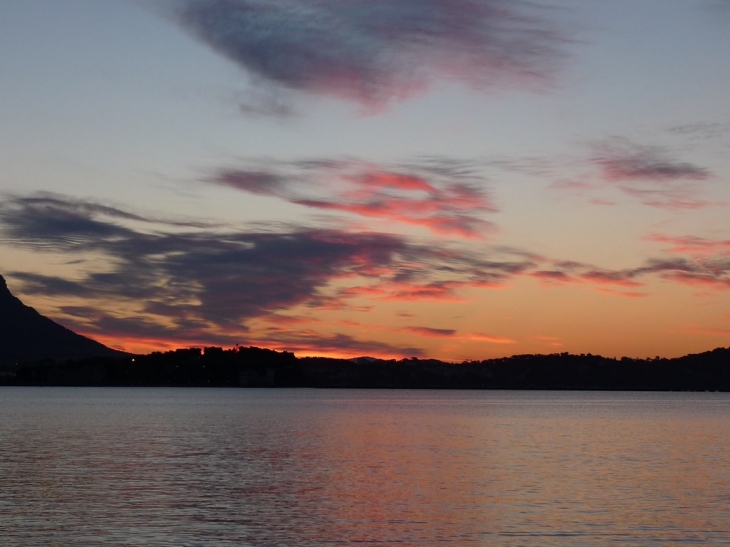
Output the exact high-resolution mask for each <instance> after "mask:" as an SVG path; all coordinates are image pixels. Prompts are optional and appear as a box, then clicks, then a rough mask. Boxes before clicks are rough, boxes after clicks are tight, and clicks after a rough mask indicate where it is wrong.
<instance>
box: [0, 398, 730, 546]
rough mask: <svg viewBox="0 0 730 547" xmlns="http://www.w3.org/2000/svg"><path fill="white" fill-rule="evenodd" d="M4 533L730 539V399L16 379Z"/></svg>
mask: <svg viewBox="0 0 730 547" xmlns="http://www.w3.org/2000/svg"><path fill="white" fill-rule="evenodd" d="M0 545H2V546H4V547H10V546H23V547H28V546H59V547H66V546H96V547H98V546H105V545H115V546H137V545H146V546H168V545H169V546H229V545H230V546H234V545H235V546H262V547H265V546H279V545H281V546H287V547H295V546H327V545H358V546H408V547H430V546H464V547H466V546H510V547H519V546H540V547H550V546H561V547H564V546H581V547H593V546H599V547H600V546H617V545H621V546H644V545H646V546H673V545H730V394H724V393H606V392H603V393H601V392H536V391H532V392H529V391H523V392H499V391H415V390H414V391H400V390H393V391H381V390H373V391H368V390H315V389H202V388H201V389H185V388H181V389H177V388H162V389H157V388H130V389H127V388H49V387H44V388H32V387H0Z"/></svg>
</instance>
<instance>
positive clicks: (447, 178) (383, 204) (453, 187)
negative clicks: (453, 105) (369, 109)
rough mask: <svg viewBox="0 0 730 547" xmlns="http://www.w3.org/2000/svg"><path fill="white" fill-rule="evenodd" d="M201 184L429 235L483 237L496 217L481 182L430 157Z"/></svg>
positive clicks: (249, 174) (284, 168) (285, 166)
mask: <svg viewBox="0 0 730 547" xmlns="http://www.w3.org/2000/svg"><path fill="white" fill-rule="evenodd" d="M208 182H210V183H213V184H217V185H220V186H226V187H228V188H233V189H236V190H239V191H243V192H247V193H253V194H257V195H269V196H276V197H279V198H281V199H284V200H286V201H288V202H290V203H295V204H298V205H302V206H304V207H309V208H313V209H321V210H326V211H332V212H339V213H345V214H347V215H354V216H359V217H363V218H372V219H380V220H386V221H389V222H395V223H399V224H409V225H413V226H421V227H423V228H426V229H427V230H429V231H431V232H432V233H434V234H438V235H443V236H456V237H461V238H468V239H484V238H486V237H487V236H488V235H490V234H491V233H493V232H494V231H496V225H495V224H494V223H493V222H490V221H488V220H486V219H485V216H486V215H488V214H492V213H496V212H498V208H497V207H496V205H495V204H494V202H493V201H492V200H491V197H490V196H489V194H488V192H487V190H486V189H485V187H486V180H485V179H484V178H483V177H481V176H477V175H476V174H474V173H472V172H471V171H470V169H469V166H468V165H461V164H456V165H455V164H454V162H447V161H442V160H438V159H437V158H430V159H427V160H423V161H422V162H421V163H420V164H419V163H416V164H413V163H412V164H409V165H403V166H397V165H396V166H379V165H374V164H367V163H362V162H356V161H352V160H347V161H345V160H334V161H333V160H329V161H328V160H322V161H308V162H298V163H297V162H292V163H277V162H273V163H270V164H268V165H264V166H254V167H252V168H251V169H240V170H222V171H220V172H218V173H217V174H215V175H214V176H213V177H212V178H210V179H209V180H208Z"/></svg>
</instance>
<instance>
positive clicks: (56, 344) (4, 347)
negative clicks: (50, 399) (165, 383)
mask: <svg viewBox="0 0 730 547" xmlns="http://www.w3.org/2000/svg"><path fill="white" fill-rule="evenodd" d="M121 355H124V353H122V352H120V351H116V350H113V349H111V348H108V347H106V346H105V345H103V344H100V343H99V342H96V341H94V340H92V339H91V338H86V337H85V336H81V335H80V334H76V333H75V332H73V331H71V330H69V329H67V328H66V327H63V326H61V325H59V324H58V323H56V322H54V321H52V320H50V319H48V318H47V317H44V316H42V315H41V314H40V313H38V312H37V311H35V310H34V309H33V308H31V307H29V306H26V305H25V304H23V303H22V302H21V301H20V300H19V299H17V298H16V297H15V296H13V295H12V294H11V293H10V290H8V286H7V283H6V282H5V279H4V278H3V277H2V276H1V275H0V364H6V365H7V364H13V363H19V362H33V361H40V360H43V359H54V360H57V361H62V360H67V359H85V358H88V357H105V356H121Z"/></svg>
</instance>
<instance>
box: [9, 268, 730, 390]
mask: <svg viewBox="0 0 730 547" xmlns="http://www.w3.org/2000/svg"><path fill="white" fill-rule="evenodd" d="M0 384H5V385H37V386H51V385H57V386H188V387H193V386H210V387H320V388H408V389H415V388H419V389H424V388H426V389H554V390H558V389H564V390H652V391H670V390H676V391H730V348H718V349H715V350H713V351H708V352H705V353H699V354H695V355H686V356H684V357H679V358H674V359H663V358H655V359H631V358H628V357H623V358H621V359H612V358H606V357H601V356H599V355H591V354H581V355H571V354H568V353H559V354H552V355H515V356H513V357H505V358H501V359H489V360H485V361H467V362H463V363H446V362H443V361H438V360H435V359H416V358H411V359H402V360H400V361H396V360H383V359H375V358H371V357H361V358H358V359H330V358H324V357H304V358H297V357H296V356H295V355H294V354H293V353H288V352H277V351H273V350H269V349H262V348H255V347H248V348H246V347H236V348H233V349H228V350H224V349H222V348H218V347H209V348H204V349H203V348H189V349H179V350H176V351H169V352H166V353H159V352H155V353H151V354H149V355H130V354H126V353H122V352H119V351H116V350H113V349H111V348H108V347H106V346H104V345H102V344H99V343H98V342H95V341H93V340H91V339H89V338H85V337H83V336H80V335H78V334H76V333H74V332H72V331H70V330H68V329H66V328H65V327H63V326H61V325H59V324H58V323H55V322H53V321H52V320H50V319H48V318H46V317H43V316H42V315H40V314H39V313H38V312H36V311H35V310H34V309H33V308H30V307H28V306H25V305H24V304H23V303H22V302H21V301H20V300H18V299H17V298H15V297H14V296H13V295H12V294H10V292H9V291H8V289H7V286H6V284H5V280H4V279H3V278H2V277H1V276H0Z"/></svg>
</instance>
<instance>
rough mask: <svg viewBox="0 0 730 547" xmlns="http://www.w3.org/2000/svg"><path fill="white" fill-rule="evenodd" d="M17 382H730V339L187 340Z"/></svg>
mask: <svg viewBox="0 0 730 547" xmlns="http://www.w3.org/2000/svg"><path fill="white" fill-rule="evenodd" d="M0 383H5V384H10V385H78V386H216V387H333V388H334V387H347V388H433V389H566V390H578V389H580V390H657V391H667V390H678V391H682V390H689V391H705V390H712V391H730V348H718V349H715V350H713V351H709V352H705V353H700V354H695V355H687V356H684V357H679V358H675V359H662V358H658V357H657V358H654V359H631V358H627V357H623V358H621V359H612V358H606V357H601V356H599V355H591V354H581V355H572V354H568V353H559V354H551V355H515V356H513V357H506V358H501V359H489V360H485V361H466V362H463V363H458V364H455V363H445V362H443V361H438V360H434V359H416V358H411V359H403V360H400V361H396V360H380V359H354V360H346V359H330V358H324V357H304V358H297V357H295V356H294V354H293V353H289V352H277V351H273V350H269V349H262V348H256V347H247V348H244V347H235V348H233V349H228V350H224V349H221V348H218V347H209V348H189V349H178V350H175V351H168V352H165V353H160V352H155V353H151V354H149V355H137V356H124V357H100V358H92V359H83V360H76V361H66V362H54V361H43V362H39V363H32V364H25V365H22V366H20V367H19V368H17V369H16V370H14V371H13V373H12V374H6V375H4V376H3V377H0Z"/></svg>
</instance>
